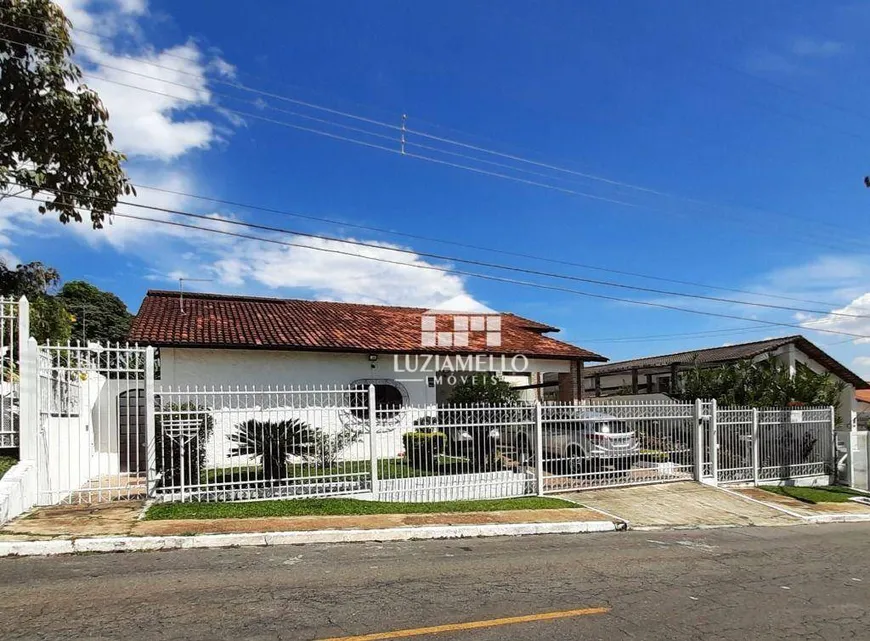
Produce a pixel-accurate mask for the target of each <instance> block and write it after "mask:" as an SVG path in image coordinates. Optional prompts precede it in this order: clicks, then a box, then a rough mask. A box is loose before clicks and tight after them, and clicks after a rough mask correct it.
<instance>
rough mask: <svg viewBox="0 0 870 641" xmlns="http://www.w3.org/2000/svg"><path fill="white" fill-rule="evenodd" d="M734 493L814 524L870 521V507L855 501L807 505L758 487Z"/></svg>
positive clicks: (735, 490)
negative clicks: (840, 521) (839, 521)
mask: <svg viewBox="0 0 870 641" xmlns="http://www.w3.org/2000/svg"><path fill="white" fill-rule="evenodd" d="M734 492H736V493H738V494H740V495H741V496H745V497H748V498H750V499H753V500H755V501H761V502H762V503H767V504H768V505H773V506H776V507H778V508H780V509H783V510H788V511H789V512H791V513H792V514H795V515H797V516H799V517H801V518H803V519H806V520H808V521H814V522H824V521H837V520H851V521H859V520H870V506H868V505H862V504H861V503H856V502H854V501H846V502H843V503H805V502H804V501H799V500H797V499H795V498H792V497H790V496H783V495H781V494H774V493H773V492H767V491H765V490H762V489H759V488H756V487H747V488H735V489H734Z"/></svg>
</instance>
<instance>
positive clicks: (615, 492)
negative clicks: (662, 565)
mask: <svg viewBox="0 0 870 641" xmlns="http://www.w3.org/2000/svg"><path fill="white" fill-rule="evenodd" d="M561 496H564V497H565V498H568V499H570V500H573V501H577V502H578V503H582V504H583V505H586V506H588V507H591V508H592V509H594V510H601V511H603V512H605V513H608V514H610V515H612V516H616V517H618V518H620V519H623V520H625V521H628V523H629V524H630V525H631V526H632V527H649V526H662V527H675V526H701V525H717V526H729V525H732V526H738V525H794V524H797V523H800V522H801V520H800V519H797V518H794V517H791V516H789V515H787V514H784V513H783V512H780V511H778V510H775V509H773V508H770V507H766V506H764V505H759V504H758V503H754V502H752V501H750V500H748V499H745V498H742V497H740V496H735V495H733V494H730V493H728V492H724V491H722V490H718V489H716V488H713V487H709V486H707V485H701V484H700V483H695V482H685V483H661V484H658V485H638V486H634V487H620V488H612V489H604V490H584V491H583V492H574V493H571V494H565V495H561Z"/></svg>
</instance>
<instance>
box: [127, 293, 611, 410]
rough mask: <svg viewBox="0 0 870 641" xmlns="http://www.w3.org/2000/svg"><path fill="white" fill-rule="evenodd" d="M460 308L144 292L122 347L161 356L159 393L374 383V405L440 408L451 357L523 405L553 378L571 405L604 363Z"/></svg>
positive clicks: (515, 324) (540, 332) (496, 317)
mask: <svg viewBox="0 0 870 641" xmlns="http://www.w3.org/2000/svg"><path fill="white" fill-rule="evenodd" d="M468 300H470V299H466V300H465V301H460V302H462V303H463V304H462V305H459V306H458V307H462V308H463V309H461V310H459V311H451V310H450V307H451V305H450V304H447V305H446V306H445V307H441V308H437V309H433V310H426V309H419V308H411V307H388V306H381V305H361V304H351V303H333V302H323V301H309V300H286V299H278V298H257V297H250V296H225V295H217V294H189V293H185V294H184V295H183V298H182V296H181V295H180V294H179V293H178V292H169V291H149V292H148V293H147V295H146V297H145V300H144V301H143V302H142V306H141V308H140V309H139V313H138V314H137V316H136V318H135V319H134V320H133V324H132V326H131V329H130V341H131V342H137V343H139V344H141V345H152V346H154V347H157V348H159V364H160V374H159V383H161V384H163V385H174V386H177V385H181V386H188V385H190V386H194V385H200V386H201V385H209V386H211V385H232V386H236V385H242V386H245V385H247V386H248V387H257V386H267V385H271V386H275V385H287V386H319V385H345V386H346V385H367V384H375V386H376V394H377V402H378V404H379V405H380V404H382V403H383V404H390V405H394V404H400V405H431V404H434V403H443V402H446V401H448V400H449V397H450V391H451V389H452V386H453V385H454V384H455V380H452V379H451V377H450V376H449V374H450V371H451V370H454V369H457V367H456V364H457V358H456V357H459V360H460V361H463V360H464V361H465V362H466V363H467V361H468V358H469V357H474V358H476V359H478V360H477V366H478V368H479V367H480V366H481V364H482V365H483V366H484V367H485V370H489V371H494V372H498V373H500V374H502V375H503V376H504V377H505V378H506V379H507V380H509V381H510V382H511V383H512V384H513V385H515V386H517V387H523V388H525V391H524V397H525V398H527V399H529V398H536V397H539V396H540V395H541V390H542V389H543V380H544V378H543V375H544V374H545V373H554V374H555V376H556V379H557V386H558V390H559V391H560V398H561V399H562V400H565V401H572V400H578V399H579V398H580V395H581V393H582V389H581V381H582V372H583V364H584V362H590V361H592V362H603V361H606V360H607V359H606V358H604V357H602V356H599V355H598V354H594V353H592V352H590V351H587V350H585V349H582V348H580V347H575V346H574V345H570V344H568V343H565V342H562V341H559V340H556V339H554V338H552V337H550V336H548V334H549V333H552V332H556V331H558V329H557V328H555V327H551V326H549V325H546V324H542V323H538V322H535V321H531V320H528V319H525V318H522V317H520V316H516V315H513V314H497V313H495V312H493V311H492V310H487V309H485V308H481V309H475V308H471V309H469V308H468V306H467V305H465V304H464V303H467V301H468ZM432 357H437V359H436V358H432ZM487 364H489V365H491V366H489V367H487ZM516 370H520V371H516Z"/></svg>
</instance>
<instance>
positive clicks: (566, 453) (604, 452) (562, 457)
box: [516, 407, 640, 474]
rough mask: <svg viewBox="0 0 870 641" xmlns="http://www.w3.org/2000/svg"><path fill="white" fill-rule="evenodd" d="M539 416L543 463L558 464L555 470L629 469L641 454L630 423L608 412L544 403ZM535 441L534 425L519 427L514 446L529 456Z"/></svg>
mask: <svg viewBox="0 0 870 641" xmlns="http://www.w3.org/2000/svg"><path fill="white" fill-rule="evenodd" d="M542 418H543V425H542V443H543V459H544V463H545V465H547V464H549V465H550V466H553V465H554V464H555V465H556V466H557V467H559V469H558V470H557V473H570V474H576V473H582V472H594V471H597V470H600V469H603V468H605V467H612V468H614V469H616V470H628V469H630V468H631V465H632V463H633V462H634V461H635V460H636V459H637V457H638V456H639V454H640V444H639V442H638V439H637V435H636V433H635V430H634V428H633V426H632V425H631V423H628V422H626V421H624V420H621V419H618V418H616V417H615V416H611V415H610V414H605V413H603V412H596V411H594V410H590V409H586V408H582V407H577V408H573V407H571V408H561V407H559V408H547V407H545V408H543V416H542ZM535 442H536V439H535V430H534V427H531V428H529V427H525V428H521V429H520V430H519V432H518V433H517V434H516V443H517V450H518V451H519V452H520V455H521V456H522V457H524V458H527V459H528V460H531V459H533V458H534V456H535V449H534V448H535ZM561 465H565V466H566V469H563V468H561V467H560V466H561Z"/></svg>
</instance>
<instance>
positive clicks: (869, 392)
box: [855, 383, 870, 403]
mask: <svg viewBox="0 0 870 641" xmlns="http://www.w3.org/2000/svg"><path fill="white" fill-rule="evenodd" d="M868 385H870V383H868ZM855 398H857V399H858V401H859V402H861V403H870V389H859V390H857V391H856V392H855Z"/></svg>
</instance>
